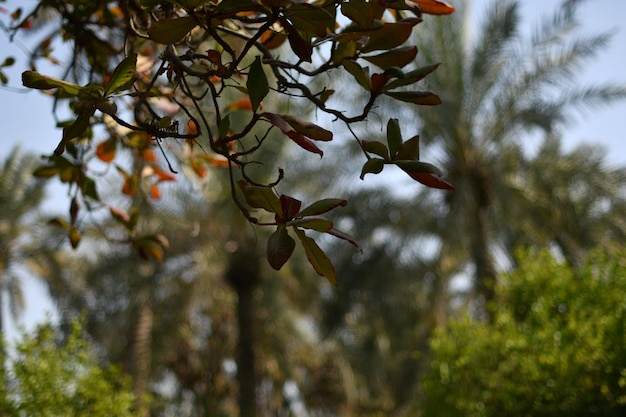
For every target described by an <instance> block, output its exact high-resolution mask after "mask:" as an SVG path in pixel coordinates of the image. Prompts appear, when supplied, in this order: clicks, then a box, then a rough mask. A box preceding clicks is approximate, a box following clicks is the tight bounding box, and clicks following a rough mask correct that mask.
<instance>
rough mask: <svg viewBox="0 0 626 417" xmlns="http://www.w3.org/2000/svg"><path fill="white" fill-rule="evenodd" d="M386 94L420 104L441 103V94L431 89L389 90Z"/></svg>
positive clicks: (431, 104) (434, 104) (435, 104)
mask: <svg viewBox="0 0 626 417" xmlns="http://www.w3.org/2000/svg"><path fill="white" fill-rule="evenodd" d="M385 94H386V95H388V96H389V97H392V98H395V99H396V100H400V101H404V102H406V103H413V104H417V105H418V106H437V105H439V104H441V99H440V98H439V96H438V95H437V94H434V93H431V92H429V91H387V92H386V93H385Z"/></svg>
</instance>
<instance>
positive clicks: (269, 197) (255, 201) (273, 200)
mask: <svg viewBox="0 0 626 417" xmlns="http://www.w3.org/2000/svg"><path fill="white" fill-rule="evenodd" d="M238 184H239V188H241V190H242V191H243V194H244V196H245V198H246V202H247V203H248V205H249V206H250V207H253V208H262V209H264V210H266V211H269V212H270V213H276V214H280V215H282V210H281V207H280V200H279V199H278V197H277V196H276V194H275V193H274V191H272V189H271V188H269V187H259V186H256V185H250V184H248V183H246V182H245V181H244V180H239V182H238Z"/></svg>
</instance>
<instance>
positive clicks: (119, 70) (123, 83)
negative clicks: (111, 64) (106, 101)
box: [104, 54, 137, 96]
mask: <svg viewBox="0 0 626 417" xmlns="http://www.w3.org/2000/svg"><path fill="white" fill-rule="evenodd" d="M136 66H137V54H131V55H129V56H127V57H126V58H124V59H123V60H122V62H120V63H119V65H118V66H117V67H115V70H114V71H113V74H112V75H111V78H110V79H109V82H108V83H107V85H106V87H105V88H104V95H105V96H108V95H109V94H113V93H116V92H118V91H121V90H126V89H128V88H129V87H130V85H129V84H130V83H131V82H132V80H133V77H134V75H135V67H136Z"/></svg>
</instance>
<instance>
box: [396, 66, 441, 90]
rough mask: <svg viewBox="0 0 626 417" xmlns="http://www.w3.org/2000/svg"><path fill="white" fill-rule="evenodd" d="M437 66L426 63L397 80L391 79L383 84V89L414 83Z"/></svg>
mask: <svg viewBox="0 0 626 417" xmlns="http://www.w3.org/2000/svg"><path fill="white" fill-rule="evenodd" d="M438 67H439V64H433V65H427V66H425V67H421V68H418V69H416V70H413V71H409V72H407V73H406V74H404V76H402V77H399V78H398V79H397V80H393V81H391V82H390V83H388V84H387V85H386V86H385V90H393V89H394V88H398V87H403V86H405V85H410V84H414V83H416V82H418V81H420V80H422V79H423V78H424V77H426V76H427V75H428V74H430V73H431V72H433V71H435V70H436V69H437V68H438Z"/></svg>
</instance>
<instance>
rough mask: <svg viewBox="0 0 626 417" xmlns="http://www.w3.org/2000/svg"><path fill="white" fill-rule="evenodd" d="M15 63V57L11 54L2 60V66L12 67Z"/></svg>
mask: <svg viewBox="0 0 626 417" xmlns="http://www.w3.org/2000/svg"><path fill="white" fill-rule="evenodd" d="M13 64H15V58H13V57H12V56H9V57H6V58H5V59H4V61H2V64H0V68H4V67H10V66H12V65H13Z"/></svg>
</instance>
